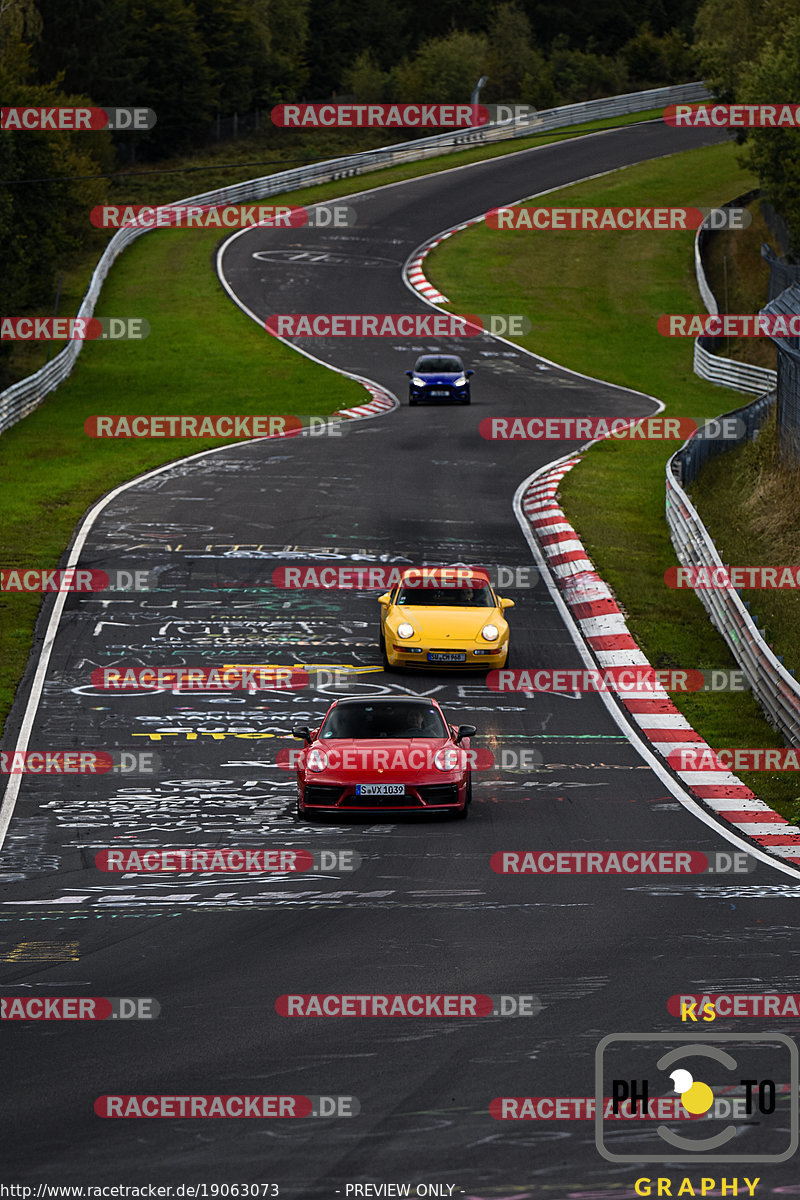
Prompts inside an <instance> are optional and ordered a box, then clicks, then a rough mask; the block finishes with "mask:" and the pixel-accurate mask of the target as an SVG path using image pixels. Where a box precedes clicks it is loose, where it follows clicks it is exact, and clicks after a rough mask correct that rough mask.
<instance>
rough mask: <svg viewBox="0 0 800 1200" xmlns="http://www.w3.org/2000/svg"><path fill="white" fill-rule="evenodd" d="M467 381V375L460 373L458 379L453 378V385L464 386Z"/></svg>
mask: <svg viewBox="0 0 800 1200" xmlns="http://www.w3.org/2000/svg"><path fill="white" fill-rule="evenodd" d="M466 382H467V377H466V375H459V377H458V379H454V380H453V387H463V386H464V384H465V383H466Z"/></svg>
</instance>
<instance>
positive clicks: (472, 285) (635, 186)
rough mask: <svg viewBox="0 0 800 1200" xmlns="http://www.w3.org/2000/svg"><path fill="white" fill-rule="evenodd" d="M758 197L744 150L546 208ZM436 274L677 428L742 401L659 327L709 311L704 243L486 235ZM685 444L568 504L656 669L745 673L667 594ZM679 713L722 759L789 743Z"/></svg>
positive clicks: (671, 165)
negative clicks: (742, 163) (674, 494)
mask: <svg viewBox="0 0 800 1200" xmlns="http://www.w3.org/2000/svg"><path fill="white" fill-rule="evenodd" d="M754 185H755V181H754V180H753V178H752V176H750V175H749V174H747V173H746V172H744V171H743V170H742V169H741V168H740V167H739V166H738V165H737V162H736V157H735V148H734V147H733V146H720V147H714V148H712V149H707V150H694V151H690V152H687V153H685V154H681V155H677V156H673V157H670V158H667V159H659V160H657V161H655V162H649V163H644V164H641V165H638V166H635V167H630V168H627V169H626V170H623V171H619V172H616V173H615V174H613V175H610V176H608V177H607V178H601V179H597V180H593V181H591V182H588V183H584V184H579V185H575V186H573V187H570V188H565V189H563V190H562V191H560V192H554V193H552V194H550V195H548V197H547V199H546V203H547V205H548V206H555V205H558V204H569V205H571V206H583V205H601V206H605V205H608V206H619V205H643V206H650V205H685V204H691V205H697V206H705V205H718V204H720V203H722V202H724V201H725V200H728V199H731V198H732V197H734V196H736V195H738V194H740V193H742V192H744V191H746V190H748V189H749V188H751V187H753V186H754ZM426 273H427V275H428V277H429V278H430V280H431V282H433V283H435V286H436V287H438V288H441V290H442V291H443V292H444V294H445V295H447V296H448V297H449V298H450V301H451V304H450V308H451V309H452V310H453V311H460V312H484V313H491V312H519V313H525V314H527V315H528V316H529V317H530V319H531V321H532V325H533V328H532V330H531V332H530V333H529V334H528V335H526V336H525V337H523V338H520V339H516V340H518V341H519V342H520V344H521V345H523V346H526V347H527V348H528V349H530V350H532V351H538V352H540V353H541V354H544V355H545V356H546V357H548V358H551V359H553V360H555V361H556V362H559V363H563V364H564V365H565V366H569V367H571V368H573V369H574V370H578V371H581V372H585V373H586V374H588V375H593V376H596V377H598V378H600V379H605V380H609V381H611V382H613V383H618V384H622V385H624V386H626V387H632V388H637V389H639V390H641V391H643V392H646V393H648V394H650V395H654V396H656V397H657V398H658V399H660V400H662V401H664V403H665V404H666V413H667V415H669V416H688V417H698V416H714V415H717V414H718V413H720V412H724V411H726V410H727V409H730V408H732V407H735V406H736V404H737V402H739V401H738V399H737V398H738V396H739V394H738V393H735V392H731V391H728V390H726V389H723V388H718V387H714V386H712V385H711V384H708V383H705V382H704V381H703V380H701V379H699V378H698V377H697V376H696V375H694V373H693V371H692V343H691V341H690V340H688V339H678V338H675V339H670V338H663V337H661V336H660V335H659V334H658V332H657V330H656V319H657V317H658V316H659V315H660V314H661V313H669V312H674V313H686V312H702V311H704V310H703V306H702V302H701V300H700V298H699V295H698V293H697V289H696V285H695V279H694V269H693V234H692V233H689V232H687V233H680V232H676V233H661V232H658V233H656V232H640V233H623V232H620V233H614V232H602V233H601V232H586V233H581V232H566V231H565V232H555V231H554V232H549V233H548V232H531V231H525V230H521V231H505V232H503V233H499V232H497V231H494V230H491V229H488V228H487V227H486V226H483V225H478V226H472V227H471V228H470V229H468V230H466V231H464V232H463V233H461V234H458V235H456V236H455V237H453V238H450V239H448V240H447V241H446V242H444V243H442V244H441V246H439V247H437V248H436V250H435V251H434V252H433V253H432V255H431V256H430V257H429V258H428V259H427V265H426ZM741 402H744V398H742V400H741ZM677 445H678V443H674V442H673V443H667V442H655V441H654V442H606V443H603V444H600V445H598V446H596V447H594V448H593V449H592V450H591V451H590V452H589V453H588V454H587V456H586V457H585V459H584V461H583V462H582V463H581V464H580V465H579V466H578V467H576V468H575V469H574V470H573V471H572V472H570V473H569V474H568V475H567V476H566V477H565V478H564V480H563V481H562V483H561V485H560V493H561V497H562V501H563V503H564V506H565V509H566V511H567V514H568V516H569V519H570V520H571V522H572V523H573V525H574V526H575V528H576V529H577V530H578V533H579V534H580V536H581V538H582V540H583V542H584V544H585V545H586V547H587V549H588V551H589V554H590V556H591V558H592V559H593V561H594V562H595V564H596V565H597V568H598V570H599V572H600V574H601V575H602V576H603V578H604V579H605V580H606V581H607V582H608V584H609V585H610V586H611V587H612V588H613V589H614V592H615V594H616V596H617V599H618V601H619V603H620V604H621V606H622V607H623V610H624V611H625V612H626V615H627V617H628V622H629V627H630V629H631V632H632V633H633V635H634V637H635V638H636V639H637V641H638V642H639V643H640V645H641V646H642V648H643V649H644V651H645V652H646V654H647V655H648V658H649V659H650V661H651V662H652V663H653V665H654V666H656V667H694V668H700V669H710V668H713V667H722V668H724V667H728V668H731V667H735V666H736V664H735V662H734V660H733V659H732V657H731V655H730V653H729V651H728V649H727V647H726V646H725V643H724V642H723V641H722V639H721V638H720V637H719V635H718V634H717V633H716V632H715V631H714V630H713V628H712V626H711V625H710V623H709V621H708V618H707V616H706V613H705V609H704V608H703V607H702V605H701V604H700V601H699V600H698V599H697V597H696V596H695V595H694V593H693V592H687V591H680V592H679V591H674V590H671V589H669V588H667V587H666V586H665V584H664V572H665V571H666V569H667V568H668V567H670V566H674V565H675V563H676V561H677V560H676V558H675V554H674V551H673V548H672V544H671V541H670V538H669V530H668V527H667V524H666V520H665V517H664V501H665V488H664V470H665V464H666V462H667V459H668V457H669V455H670V454H671V453H672V452H673V451H674V450H675V449H677ZM720 461H721V462H722V461H727V460H720ZM720 469H722V468H720ZM739 486H741V482H740V483H739ZM701 511H702V510H701ZM673 699H674V701H675V703H676V705H677V706H678V708H679V709H680V710H681V711H682V712H683V713H684V714H685V715H686V717H687V719H688V720H690V721H691V722H692V724H693V725H694V727H695V728H696V729H697V730H698V731H699V732H700V733H701V734H702V735H703V736H704V737H705V738H706V739H707V741H708V742H709V743H710V744H711V745H712V746H718V747H723V746H725V747H736V746H779V745H781V744H782V742H781V740H780V738H779V737H778V735H777V734H776V733H775V731H774V730H772V729H771V728H770V727H769V725H767V723H766V721H765V720H764V719H763V717H762V716H761V713H760V709H759V708H758V707H757V705H756V703H755V701H754V700H753V698H752V696H751V695H750V694H749V693H738V694H737V693H717V694H714V693H702V694H700V693H686V694H679V693H676V694H675V695H674V696H673ZM742 778H743V779H744V780H745V782H747V783H748V785H749V786H750V787H751V788H752V789H753V790H754V791H755V792H757V794H759V795H761V796H763V797H764V798H765V799H766V800H767V802H768V803H770V804H772V805H773V806H774V807H775V808H777V809H779V810H780V811H781V812H784V814H785V815H787V816H790V817H792V819H794V817H795V816H799V815H800V802H798V794H799V793H800V785H798V783H797V782H796V781H795V780H793V779H792V778H791V773H786V774H783V775H781V774H778V773H772V774H767V773H761V772H759V773H755V772H754V773H751V774H749V775H747V776H744V775H743V776H742Z"/></svg>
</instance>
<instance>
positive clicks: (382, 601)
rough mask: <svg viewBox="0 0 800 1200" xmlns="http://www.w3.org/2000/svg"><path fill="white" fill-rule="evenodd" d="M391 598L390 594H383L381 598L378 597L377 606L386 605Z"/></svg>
mask: <svg viewBox="0 0 800 1200" xmlns="http://www.w3.org/2000/svg"><path fill="white" fill-rule="evenodd" d="M391 598H392V596H391V593H390V592H384V593H383V595H382V596H378V604H388V603H389V601H390V600H391Z"/></svg>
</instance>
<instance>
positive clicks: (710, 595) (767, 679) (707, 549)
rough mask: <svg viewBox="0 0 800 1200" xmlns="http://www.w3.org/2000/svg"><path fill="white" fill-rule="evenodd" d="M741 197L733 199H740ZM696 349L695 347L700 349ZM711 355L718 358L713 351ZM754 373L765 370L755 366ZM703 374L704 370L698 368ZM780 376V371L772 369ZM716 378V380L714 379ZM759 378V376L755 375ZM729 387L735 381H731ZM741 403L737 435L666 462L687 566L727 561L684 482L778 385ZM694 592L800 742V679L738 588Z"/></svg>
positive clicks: (749, 430) (692, 441)
mask: <svg viewBox="0 0 800 1200" xmlns="http://www.w3.org/2000/svg"><path fill="white" fill-rule="evenodd" d="M736 203H738V201H736V200H734V201H731V204H736ZM699 240H700V230H698V237H697V238H696V239H695V268H696V271H697V285H698V287H699V289H700V294H701V296H702V297H703V302H704V303H705V305H706V308H707V309H708V311H709V312H714V313H716V312H719V308H718V306H717V301H716V297H715V296H714V293H713V292H712V291H711V288H710V287H709V284H708V280H707V279H706V275H705V271H704V270H703V264H702V260H701V257H700V249H699ZM695 353H696V348H695ZM709 357H712V358H713V357H714V356H713V355H711V356H709ZM715 361H716V362H721V363H723V364H727V366H728V367H733V366H736V367H742V366H746V365H747V364H743V363H736V364H734V363H732V362H731V360H729V359H722V360H720V359H715ZM750 370H751V371H752V372H756V371H759V370H763V369H762V368H758V367H752V368H750ZM698 373H700V372H698ZM770 374H771V375H772V376H773V378H774V377H775V372H774V371H773V372H770ZM715 382H716V381H715ZM753 382H755V375H753ZM727 386H732V385H730V384H728V385H727ZM772 387H773V391H771V392H770V393H768V394H767V395H764V396H760V397H759V399H757V400H753V401H751V402H750V403H749V404H746V405H744V406H743V407H742V408H737V409H734V410H733V411H732V412H730V413H725V414H724V416H723V417H722V418H721V419H722V420H724V419H725V417H736V418H738V419H739V421H740V423H741V427H740V431H739V433H740V436H739V437H738V439H737V440H735V441H733V440H722V439H721V438H719V437H708V438H706V437H703V429H702V428H701V429H700V430H698V432H697V433H695V434H693V435H692V436H691V437H690V438H688V439H687V441H685V442H684V444H683V445H682V446H681V448H680V450H678V451H676V453H675V454H673V455H672V456H671V458H670V459H669V461H668V462H667V471H666V517H667V524H668V525H669V530H670V537H671V538H672V544H673V546H674V548H675V554H676V556H677V559H678V562H679V563H680V564H681V566H684V567H705V568H707V569H708V570H709V571H713V570H714V569H715V568H718V567H723V566H724V564H723V562H722V559H721V558H720V556H719V554H718V553H717V548H716V546H715V545H714V542H713V539H712V537H711V535H710V534H709V532H708V530H707V529H706V527H705V525H704V524H703V522H702V521H701V519H700V516H699V515H698V512H697V510H696V509H695V508H694V506H693V504H692V502H691V501H690V499H689V497H688V496H687V495H686V492H685V491H684V490H683V489H684V486H686V485H688V484H689V483H691V482H693V481H694V480H695V479H696V478H697V475H698V473H699V471H700V469H701V467H702V466H703V464H704V463H706V462H707V461H708V460H709V458H712V457H714V456H715V455H717V454H723V453H724V452H725V451H726V450H731V449H733V447H734V446H736V445H741V443H742V442H743V441H744V440H745V439H746V438H747V439H752V438H754V437H755V435H756V433H757V431H758V429H759V428H760V427H761V425H762V424H763V422H764V421H765V420H766V418H767V416H768V415H769V412H770V410H771V408H772V406H773V405H774V404H775V401H776V396H777V392H776V391H775V390H774V388H775V384H774V382H773V384H772ZM693 590H694V594H695V595H696V596H697V598H698V600H700V602H701V604H702V605H703V607H704V608H705V610H706V612H707V613H708V616H709V619H710V621H711V624H712V625H713V626H714V628H715V629H716V630H717V631H718V632H719V633H720V635H721V636H722V637H723V638H724V640H725V642H726V643H727V645H728V648H729V649H730V651H731V653H732V654H733V656H734V658H735V659H736V661H737V662H738V664H739V666H740V667H741V669H742V670H743V671H744V674H745V678H746V679H747V682H748V683H749V685H750V687H751V688H752V691H753V695H754V696H755V698H756V700H757V701H758V703H759V704H760V705H761V708H762V710H763V711H764V713H765V715H766V717H767V720H768V721H769V722H770V724H771V725H772V726H773V727H774V728H775V729H777V730H779V731H780V733H781V734H782V735H783V736H784V738H786V740H787V741H788V742H789V744H790V745H798V744H800V684H799V683H798V682H797V680H796V679H795V678H794V676H793V675H792V673H791V672H790V671H788V670H787V669H786V667H784V665H783V663H782V662H781V661H780V659H779V658H778V656H777V655H776V654H775V653H774V651H773V650H772V649H771V648H770V646H768V645H767V643H766V641H765V640H764V638H763V637H762V636H761V634H760V633H759V632H758V626H757V624H756V621H755V619H754V618H753V617H752V616H751V615H750V613H749V612H748V609H747V607H746V605H745V604H744V602H743V601H742V598H741V596H740V595H739V591H737V590H736V589H735V588H732V587H731V588H694V589H693Z"/></svg>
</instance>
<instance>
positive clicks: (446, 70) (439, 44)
mask: <svg viewBox="0 0 800 1200" xmlns="http://www.w3.org/2000/svg"><path fill="white" fill-rule="evenodd" d="M488 54H489V42H488V39H487V38H486V36H485V35H483V34H475V33H463V32H462V31H460V30H454V31H453V33H451V34H449V35H448V36H447V37H446V38H436V39H434V40H432V41H429V42H425V43H423V45H422V46H420V48H419V50H418V51H417V52H416V54H415V55H414V56H413V58H411V59H407V60H406V61H405V62H403V63H401V64H400V66H399V67H397V68H396V69H395V70H394V71H393V72H392V76H393V90H394V96H395V98H396V99H398V100H405V101H415V100H419V101H434V102H436V101H439V102H441V103H443V104H449V103H453V102H457V101H461V102H462V103H466V102H467V101H469V98H470V96H471V95H472V89H473V88H474V87H475V84H476V82H477V80H478V78H479V76H481V75H485V74H486V73H487V68H488Z"/></svg>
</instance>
